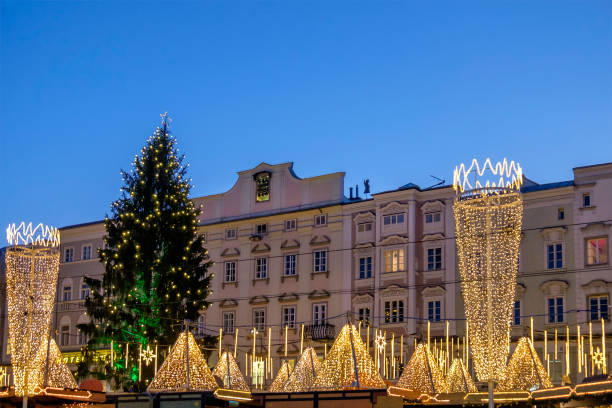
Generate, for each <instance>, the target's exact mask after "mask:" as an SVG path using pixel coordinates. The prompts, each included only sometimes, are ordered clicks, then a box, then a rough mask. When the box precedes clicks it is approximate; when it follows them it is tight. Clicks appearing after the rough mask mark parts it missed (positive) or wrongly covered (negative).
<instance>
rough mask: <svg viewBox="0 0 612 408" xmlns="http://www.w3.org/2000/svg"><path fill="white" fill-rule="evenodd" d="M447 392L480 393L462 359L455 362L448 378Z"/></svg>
mask: <svg viewBox="0 0 612 408" xmlns="http://www.w3.org/2000/svg"><path fill="white" fill-rule="evenodd" d="M446 391H447V392H465V393H468V392H478V389H477V388H476V385H475V384H474V380H472V376H471V375H470V373H468V372H467V370H466V369H465V365H464V364H463V362H462V361H461V359H455V360H453V364H451V367H450V370H449V372H448V376H447V377H446Z"/></svg>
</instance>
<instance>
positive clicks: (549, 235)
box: [540, 227, 566, 241]
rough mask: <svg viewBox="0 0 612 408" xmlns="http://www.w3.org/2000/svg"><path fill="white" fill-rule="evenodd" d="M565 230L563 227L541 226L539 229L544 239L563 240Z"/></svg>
mask: <svg viewBox="0 0 612 408" xmlns="http://www.w3.org/2000/svg"><path fill="white" fill-rule="evenodd" d="M565 232H566V228H565V227H555V228H543V229H541V230H540V233H541V234H542V236H543V237H544V240H545V241H563V238H564V237H565Z"/></svg>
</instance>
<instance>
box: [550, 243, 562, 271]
mask: <svg viewBox="0 0 612 408" xmlns="http://www.w3.org/2000/svg"><path fill="white" fill-rule="evenodd" d="M546 248H547V254H548V257H547V260H548V261H547V265H548V269H559V268H563V245H562V244H552V245H548V246H547V247H546Z"/></svg>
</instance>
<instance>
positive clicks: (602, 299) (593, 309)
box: [589, 295, 608, 320]
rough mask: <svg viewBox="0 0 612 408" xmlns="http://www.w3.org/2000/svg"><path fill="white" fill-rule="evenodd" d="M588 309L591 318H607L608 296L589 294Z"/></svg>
mask: <svg viewBox="0 0 612 408" xmlns="http://www.w3.org/2000/svg"><path fill="white" fill-rule="evenodd" d="M589 311H590V318H591V320H600V319H604V320H608V296H601V295H600V296H590V297H589Z"/></svg>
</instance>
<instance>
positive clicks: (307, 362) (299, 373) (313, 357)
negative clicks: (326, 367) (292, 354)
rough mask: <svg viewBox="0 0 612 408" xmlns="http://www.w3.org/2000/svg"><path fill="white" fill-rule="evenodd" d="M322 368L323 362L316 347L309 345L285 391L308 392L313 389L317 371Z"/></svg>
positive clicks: (290, 377)
mask: <svg viewBox="0 0 612 408" xmlns="http://www.w3.org/2000/svg"><path fill="white" fill-rule="evenodd" d="M320 370H321V362H320V361H319V358H318V357H317V352H316V351H315V349H314V348H312V347H308V348H306V349H305V350H304V352H303V353H302V355H301V356H300V359H299V360H298V362H297V364H296V365H295V367H294V369H293V371H292V372H291V375H290V376H289V379H288V380H287V382H286V384H285V387H284V389H283V391H285V392H308V391H310V390H311V388H312V386H313V384H314V382H315V378H316V377H317V373H318V372H319V371H320Z"/></svg>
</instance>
